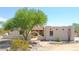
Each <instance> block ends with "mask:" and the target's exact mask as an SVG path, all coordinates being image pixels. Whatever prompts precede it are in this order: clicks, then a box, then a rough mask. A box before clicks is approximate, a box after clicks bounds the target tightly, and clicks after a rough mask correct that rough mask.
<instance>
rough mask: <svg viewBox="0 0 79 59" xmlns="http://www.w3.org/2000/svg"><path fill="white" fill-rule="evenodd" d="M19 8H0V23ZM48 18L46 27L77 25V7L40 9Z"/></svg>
mask: <svg viewBox="0 0 79 59" xmlns="http://www.w3.org/2000/svg"><path fill="white" fill-rule="evenodd" d="M19 8H20V7H4V8H2V7H0V21H6V20H7V19H9V18H11V17H13V16H14V15H15V13H16V11H17V10H18V9H19ZM38 9H41V10H42V11H44V13H45V14H46V15H47V17H48V21H47V25H51V26H68V25H72V23H79V8H78V7H72V8H70V7H68V8H67V7H42V8H41V7H40V8H38Z"/></svg>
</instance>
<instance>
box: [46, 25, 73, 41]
mask: <svg viewBox="0 0 79 59" xmlns="http://www.w3.org/2000/svg"><path fill="white" fill-rule="evenodd" d="M68 29H70V30H71V32H70V34H69V35H70V40H74V28H73V27H72V26H63V27H50V26H47V27H45V28H44V38H46V40H56V39H57V38H59V39H60V40H68V33H69V32H68ZM50 30H51V31H53V36H50Z"/></svg>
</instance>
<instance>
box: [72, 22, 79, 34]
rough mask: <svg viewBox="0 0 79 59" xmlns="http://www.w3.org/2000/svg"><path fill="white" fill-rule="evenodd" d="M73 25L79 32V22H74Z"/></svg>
mask: <svg viewBox="0 0 79 59" xmlns="http://www.w3.org/2000/svg"><path fill="white" fill-rule="evenodd" d="M73 26H74V29H75V31H76V32H77V33H79V24H77V23H74V24H73Z"/></svg>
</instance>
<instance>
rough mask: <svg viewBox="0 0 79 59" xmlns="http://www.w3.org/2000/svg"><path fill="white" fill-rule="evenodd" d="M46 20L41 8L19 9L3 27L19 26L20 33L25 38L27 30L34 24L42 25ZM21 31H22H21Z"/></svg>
mask: <svg viewBox="0 0 79 59" xmlns="http://www.w3.org/2000/svg"><path fill="white" fill-rule="evenodd" d="M46 22H47V16H46V15H45V13H44V12H43V11H41V10H37V9H26V8H22V9H19V10H18V11H17V12H16V14H15V16H14V17H13V18H12V19H10V20H8V21H7V22H6V23H5V26H4V28H5V29H9V30H11V29H14V28H17V29H18V28H20V31H21V32H20V33H21V34H22V35H23V36H24V38H25V39H27V37H28V34H29V32H30V31H31V30H32V28H33V27H34V26H38V25H39V26H40V25H44V24H46ZM22 32H23V33H22Z"/></svg>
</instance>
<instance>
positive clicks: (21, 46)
mask: <svg viewBox="0 0 79 59" xmlns="http://www.w3.org/2000/svg"><path fill="white" fill-rule="evenodd" d="M10 45H11V50H23V51H24V50H27V49H28V48H29V43H28V42H27V41H25V40H21V39H14V40H12V41H11V44H10Z"/></svg>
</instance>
